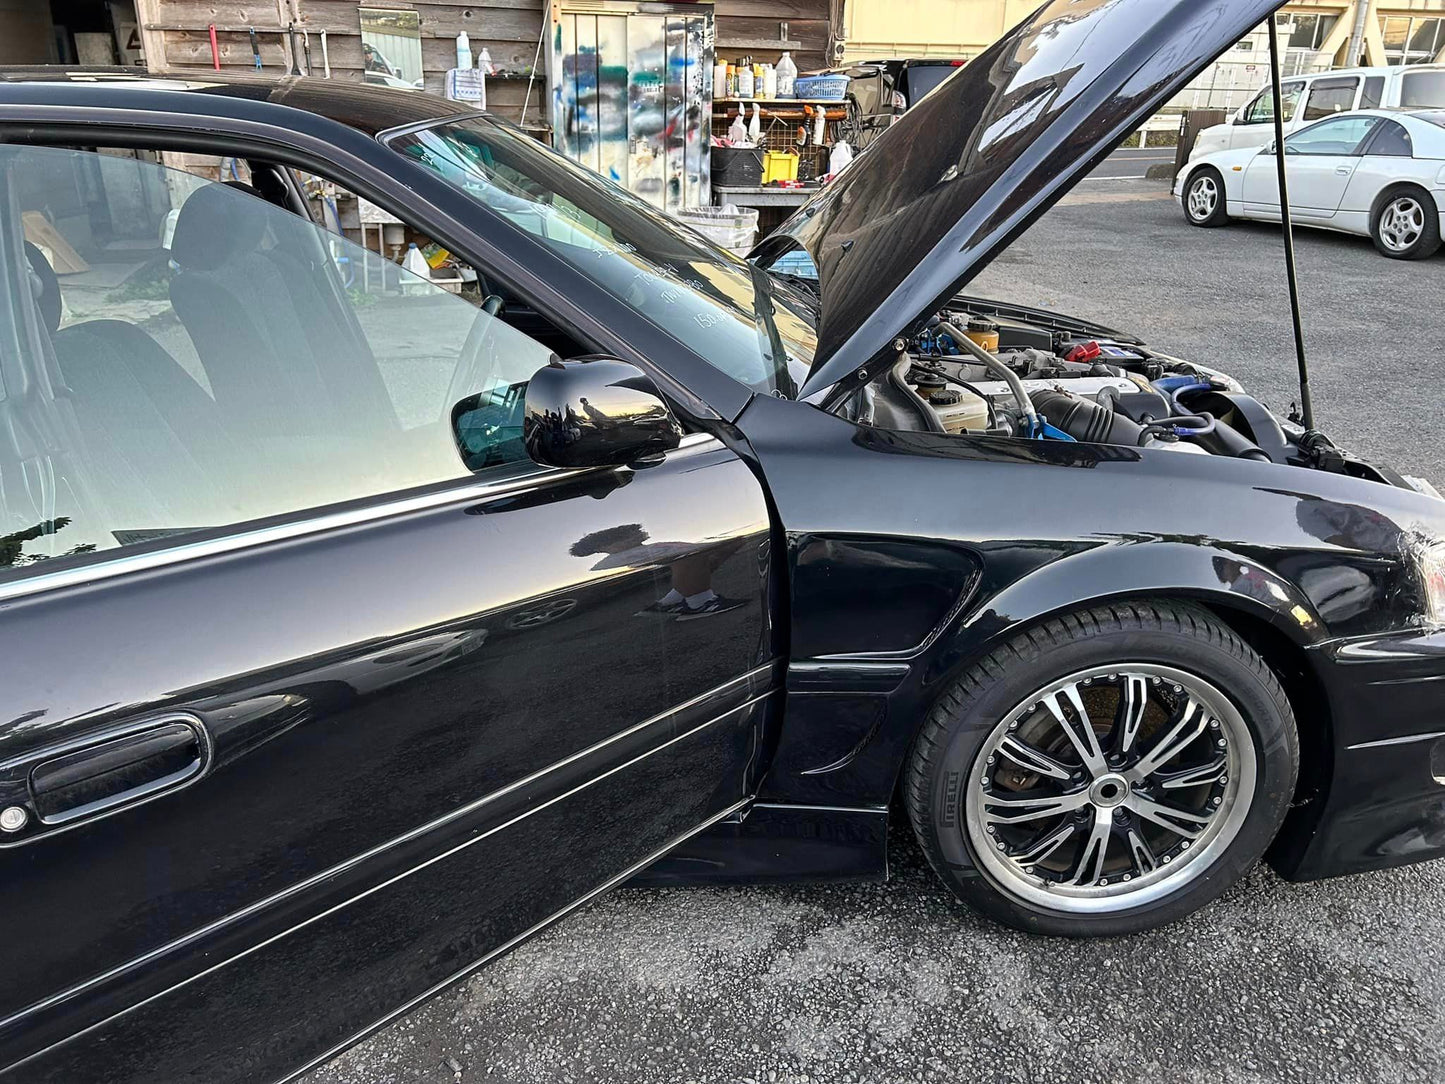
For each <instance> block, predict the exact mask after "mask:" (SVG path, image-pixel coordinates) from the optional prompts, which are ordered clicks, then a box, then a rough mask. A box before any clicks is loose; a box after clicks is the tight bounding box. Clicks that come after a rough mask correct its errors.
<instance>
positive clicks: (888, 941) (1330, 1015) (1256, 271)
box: [308, 170, 1445, 1084]
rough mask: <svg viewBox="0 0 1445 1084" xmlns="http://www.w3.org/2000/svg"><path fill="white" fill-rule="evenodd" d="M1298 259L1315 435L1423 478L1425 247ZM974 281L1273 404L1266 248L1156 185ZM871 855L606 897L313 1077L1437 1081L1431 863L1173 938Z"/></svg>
mask: <svg viewBox="0 0 1445 1084" xmlns="http://www.w3.org/2000/svg"><path fill="white" fill-rule="evenodd" d="M1140 172H1142V170H1140ZM1124 175H1125V176H1128V174H1124ZM1299 255H1300V278H1301V284H1302V287H1303V291H1304V297H1305V324H1306V329H1307V336H1308V340H1309V345H1310V351H1311V356H1312V358H1313V363H1314V387H1315V397H1316V410H1317V413H1318V416H1319V421H1320V423H1321V425H1322V427H1323V428H1325V429H1326V430H1327V431H1328V432H1330V433H1332V434H1333V435H1334V436H1335V437H1336V439H1337V440H1339V441H1340V442H1343V443H1348V444H1350V445H1352V446H1353V447H1355V448H1356V449H1358V450H1359V451H1361V452H1364V453H1366V454H1368V455H1371V456H1376V457H1379V458H1380V459H1382V460H1385V461H1388V462H1391V463H1393V464H1394V465H1396V466H1398V467H1400V468H1402V469H1405V470H1408V471H1414V472H1419V473H1424V474H1427V475H1431V476H1433V477H1434V478H1436V479H1437V480H1445V433H1442V428H1441V425H1440V414H1441V406H1442V389H1441V378H1442V374H1445V360H1442V357H1441V349H1442V342H1445V335H1442V334H1441V332H1442V330H1445V328H1442V320H1445V317H1442V312H1441V309H1442V301H1445V256H1441V257H1437V258H1436V259H1434V260H1431V261H1428V262H1426V263H1423V264H1409V263H1398V262H1394V261H1390V260H1386V259H1384V258H1382V257H1380V256H1378V255H1377V254H1376V253H1375V250H1374V248H1373V246H1371V244H1370V243H1369V241H1367V240H1362V239H1352V238H1345V237H1340V236H1335V235H1330V234H1323V233H1316V232H1310V231H1302V232H1301V233H1300V235H1299ZM971 290H972V291H973V292H975V293H977V294H980V295H983V296H991V297H995V298H1000V299H1007V300H1012V301H1016V302H1021V303H1028V304H1034V305H1040V306H1044V307H1048V308H1054V309H1057V310H1059V311H1062V312H1067V313H1073V314H1075V315H1079V316H1088V317H1093V318H1095V319H1098V320H1100V321H1103V322H1105V323H1107V324H1112V325H1114V326H1116V327H1118V328H1119V329H1121V330H1128V331H1132V332H1134V333H1136V334H1139V335H1141V336H1142V337H1144V338H1145V339H1146V340H1147V341H1149V342H1150V344H1151V345H1153V346H1154V347H1155V348H1156V349H1160V350H1163V351H1166V352H1168V353H1171V354H1175V355H1177V356H1180V357H1185V358H1193V359H1196V360H1198V361H1201V362H1204V363H1206V364H1209V365H1212V366H1216V367H1219V368H1222V369H1225V370H1227V371H1229V372H1231V373H1233V374H1234V375H1235V376H1237V377H1238V378H1240V379H1241V380H1243V381H1244V382H1245V384H1246V386H1247V387H1249V388H1250V389H1251V390H1252V391H1254V392H1255V393H1256V394H1258V395H1260V396H1261V397H1262V398H1265V399H1266V400H1269V401H1271V402H1272V403H1273V404H1275V405H1285V404H1287V403H1288V401H1289V399H1290V398H1291V397H1292V396H1293V395H1294V391H1293V388H1294V384H1293V381H1294V371H1295V361H1294V351H1293V345H1292V339H1291V335H1290V326H1289V315H1288V309H1287V307H1286V304H1287V303H1286V293H1285V287H1284V279H1283V256H1282V249H1281V242H1280V231H1279V229H1278V228H1277V227H1268V226H1243V225H1236V226H1232V227H1229V228H1226V229H1221V230H1199V229H1194V228H1191V227H1190V226H1188V225H1186V224H1185V222H1184V220H1183V216H1182V213H1181V211H1180V209H1179V207H1178V206H1177V205H1176V204H1175V203H1174V202H1173V201H1172V200H1170V199H1169V198H1167V192H1166V190H1165V187H1164V186H1163V185H1161V184H1158V183H1146V182H1142V181H1130V180H1112V179H1107V178H1105V179H1091V180H1089V181H1086V182H1084V183H1083V184H1082V185H1081V186H1080V187H1079V189H1078V191H1077V192H1076V193H1075V194H1074V195H1072V196H1070V197H1069V198H1068V199H1067V200H1066V201H1065V202H1064V203H1063V204H1061V205H1060V206H1059V207H1058V208H1056V209H1055V210H1054V211H1053V212H1052V213H1050V214H1049V215H1048V216H1047V218H1045V219H1044V220H1043V221H1042V222H1040V223H1039V224H1038V225H1037V226H1035V227H1034V228H1033V229H1032V230H1031V231H1030V232H1029V233H1028V234H1027V235H1025V236H1024V237H1023V238H1021V239H1020V240H1019V241H1018V242H1017V243H1016V244H1015V245H1014V246H1013V247H1012V248H1011V249H1010V250H1009V251H1008V252H1007V253H1005V254H1004V256H1003V257H1001V258H1000V259H999V260H998V261H997V262H996V263H995V265H994V266H993V267H992V268H991V269H989V270H988V271H987V272H986V273H985V274H984V275H983V276H982V277H981V278H980V279H979V280H978V281H977V282H976V283H975V284H973V286H972V287H971ZM1118 498H1119V499H1120V500H1121V501H1123V500H1128V499H1129V495H1128V494H1127V493H1120V494H1119V495H1118ZM960 499H966V498H965V497H961V498H960ZM893 837H894V846H893V861H894V877H893V879H892V880H891V881H890V882H889V883H888V884H886V885H857V886H838V887H829V888H767V889H736V890H700V889H677V890H669V891H653V890H649V891H636V890H631V891H626V890H624V891H618V892H614V893H612V894H610V895H608V896H606V897H604V898H603V899H601V900H600V901H599V902H597V903H596V904H594V905H592V906H591V907H589V908H587V909H586V910H584V911H582V912H581V913H580V914H578V915H575V916H573V917H571V918H569V919H567V920H566V921H564V922H563V923H561V924H559V925H558V926H556V927H554V928H553V929H552V930H550V931H549V932H547V933H545V934H543V935H542V936H541V937H539V938H537V939H536V940H534V941H532V942H531V943H529V944H527V945H525V946H523V947H522V948H520V949H519V950H517V951H516V952H514V953H512V954H511V955H510V956H508V957H506V958H505V959H503V960H502V961H500V962H499V963H497V964H494V965H493V966H491V967H489V968H486V969H485V970H483V971H482V972H480V973H479V974H478V975H476V976H475V977H473V978H472V979H470V980H468V981H467V982H465V983H462V984H460V985H459V986H456V987H454V988H452V989H450V990H449V991H447V992H445V993H443V994H442V995H440V996H439V997H437V998H436V999H434V1000H432V1001H431V1002H429V1003H428V1004H426V1005H425V1006H423V1007H422V1008H421V1009H419V1010H418V1011H416V1012H415V1013H413V1014H411V1015H410V1016H409V1017H406V1018H405V1019H403V1020H401V1021H399V1022H397V1023H395V1024H393V1025H392V1026H390V1027H389V1028H387V1029H386V1030H384V1031H382V1032H380V1033H378V1034H377V1035H376V1036H375V1037H373V1038H372V1039H370V1040H368V1041H367V1042H365V1043H363V1044H362V1045H360V1046H358V1047H356V1048H355V1049H353V1050H352V1051H350V1052H349V1053H347V1054H345V1055H343V1056H342V1057H341V1058H339V1059H338V1060H336V1061H335V1062H333V1063H332V1064H330V1065H329V1066H326V1067H324V1068H323V1069H321V1070H319V1071H317V1072H316V1073H315V1074H313V1075H312V1076H311V1077H310V1078H308V1080H309V1081H310V1082H311V1084H393V1082H399V1081H438V1082H443V1081H449V1082H457V1081H462V1082H473V1081H478V1082H480V1081H500V1082H507V1084H532V1082H536V1084H544V1082H545V1084H550V1082H554V1081H577V1082H580V1081H607V1082H616V1084H653V1082H665V1084H688V1082H691V1084H723V1082H729V1084H731V1082H740V1081H747V1082H765V1081H766V1082H772V1081H785V1082H803V1081H812V1082H826V1084H833V1082H857V1084H862V1082H869V1084H872V1082H877V1084H896V1082H900V1081H1001V1082H1030V1084H1033V1082H1039V1084H1046V1082H1054V1081H1058V1082H1076V1081H1093V1082H1098V1084H1130V1082H1136V1081H1137V1082H1144V1081H1149V1082H1156V1081H1170V1082H1182V1084H1196V1082H1197V1084H1204V1082H1211V1084H1214V1082H1224V1084H1272V1082H1289V1084H1293V1082H1301V1084H1303V1082H1311V1084H1327V1082H1350V1084H1354V1082H1381V1084H1386V1082H1388V1084H1425V1082H1431V1081H1439V1080H1442V1079H1445V1038H1442V1036H1445V863H1432V864H1427V865H1423V866H1416V867H1412V868H1408V869H1403V870H1396V871H1392V872H1387V873H1378V874H1370V875H1364V876H1357V877H1349V878H1342V879H1339V880H1334V881H1328V882H1322V883H1315V884H1288V883H1285V882H1283V881H1281V880H1280V879H1279V878H1278V877H1276V876H1275V875H1274V874H1273V873H1271V872H1270V871H1269V870H1267V869H1258V870H1256V871H1255V872H1253V873H1252V874H1250V875H1249V876H1247V877H1246V878H1245V879H1244V881H1243V882H1242V883H1241V884H1240V885H1238V886H1237V887H1236V888H1234V889H1233V890H1231V891H1230V892H1228V893H1227V894H1226V895H1225V896H1224V897H1223V899H1221V900H1220V901H1219V902H1218V903H1216V904H1214V905H1213V906H1211V907H1209V908H1208V909H1206V910H1205V911H1204V912H1203V913H1201V914H1199V915H1197V916H1195V917H1193V918H1191V919H1189V920H1187V921H1185V922H1183V923H1180V924H1178V925H1175V926H1172V927H1169V928H1167V929H1163V930H1159V931H1156V932H1154V933H1150V934H1147V935H1143V936H1139V937H1134V938H1130V939H1125V940H1115V941H1104V942H1087V943H1075V942H1066V941H1058V940H1044V939H1037V938H1031V937H1027V936H1024V935H1022V934H1018V933H1014V932H1012V931H1009V930H1004V929H1001V928H999V927H997V926H993V925H990V924H989V923H987V922H985V921H983V920H981V919H978V918H976V917H974V916H973V915H972V914H971V913H970V912H969V911H967V910H966V909H965V908H963V907H962V906H961V905H960V904H958V903H957V902H956V901H955V900H954V899H953V898H952V897H951V896H950V895H949V894H948V893H947V892H945V891H944V890H943V889H942V888H941V887H940V886H939V885H938V884H937V883H936V882H935V880H934V879H933V877H932V875H931V873H930V872H929V871H928V869H927V868H926V866H925V865H924V864H923V862H922V859H921V858H920V856H919V854H918V852H917V849H916V847H915V846H914V845H913V842H912V839H911V836H910V835H909V833H908V831H907V830H906V828H905V827H903V826H898V827H897V828H896V830H895V831H894V833H893ZM539 860H544V859H542V858H541V857H540V856H539Z"/></svg>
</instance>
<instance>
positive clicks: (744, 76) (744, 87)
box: [738, 62, 753, 98]
mask: <svg viewBox="0 0 1445 1084" xmlns="http://www.w3.org/2000/svg"><path fill="white" fill-rule="evenodd" d="M752 96H753V66H752V65H751V64H748V63H746V62H744V63H742V64H739V65H738V97H739V98H751V97H752Z"/></svg>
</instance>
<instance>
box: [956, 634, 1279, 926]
mask: <svg viewBox="0 0 1445 1084" xmlns="http://www.w3.org/2000/svg"><path fill="white" fill-rule="evenodd" d="M1128 663H1157V664H1161V665H1166V666H1171V667H1174V668H1175V669H1178V670H1183V671H1186V672H1188V673H1192V674H1196V675H1198V676H1199V677H1201V678H1204V679H1205V680H1207V681H1209V682H1210V683H1211V684H1213V685H1215V686H1216V687H1217V688H1219V689H1220V691H1221V692H1223V693H1224V694H1225V695H1226V696H1228V697H1229V699H1230V700H1231V701H1232V702H1233V703H1234V704H1235V706H1236V707H1237V708H1238V709H1239V710H1240V713H1241V714H1242V715H1243V717H1244V720H1245V724H1246V727H1247V729H1248V730H1249V733H1250V736H1251V739H1252V741H1253V743H1254V751H1255V757H1256V764H1257V771H1256V779H1255V788H1254V794H1253V796H1252V799H1251V802H1250V809H1249V813H1248V815H1247V816H1246V819H1245V822H1244V823H1243V824H1242V825H1241V826H1240V830H1239V833H1238V835H1236V837H1235V838H1234V840H1233V841H1232V842H1231V843H1230V845H1229V847H1228V848H1227V849H1226V850H1225V851H1224V853H1223V854H1221V855H1220V856H1219V857H1218V858H1217V859H1216V860H1215V862H1214V864H1213V865H1212V866H1211V867H1210V868H1209V869H1208V870H1205V871H1201V872H1200V873H1199V874H1198V875H1197V876H1196V877H1195V878H1194V879H1193V880H1191V881H1190V882H1189V883H1187V884H1185V885H1182V886H1181V887H1180V888H1179V889H1177V890H1176V891H1174V892H1172V893H1170V894H1169V895H1167V896H1163V897H1160V898H1158V899H1156V900H1153V901H1151V902H1149V903H1147V904H1144V905H1141V906H1139V907H1135V908H1130V909H1128V910H1121V911H1115V912H1110V913H1108V914H1103V915H1076V914H1069V913H1064V912H1054V911H1048V910H1045V909H1042V908H1039V907H1037V906H1036V905H1034V904H1031V903H1028V902H1026V901H1023V900H1020V899H1018V898H1016V897H1014V896H1011V895H1008V894H1007V893H1005V892H1004V891H1003V890H1001V889H1000V888H999V887H998V886H997V885H995V883H994V882H993V881H992V880H991V879H990V878H989V876H988V875H987V874H985V873H984V872H983V870H982V867H981V866H980V864H979V862H978V859H977V856H976V855H975V853H974V850H973V846H972V844H971V842H970V841H969V838H968V833H967V830H966V827H965V823H964V817H965V801H964V792H963V789H962V788H964V787H966V786H967V785H968V781H969V779H970V778H971V776H972V773H973V769H974V766H975V760H976V758H977V756H978V753H979V750H980V749H981V747H982V745H983V743H984V741H985V739H986V738H987V737H988V735H989V734H990V733H991V732H992V731H993V729H994V727H995V726H996V725H997V724H998V722H999V721H1000V720H1002V719H1003V718H1004V717H1005V716H1006V715H1007V714H1008V713H1009V712H1010V711H1012V710H1013V709H1014V708H1015V707H1017V706H1018V705H1019V704H1020V703H1022V702H1023V701H1024V700H1025V699H1026V698H1028V697H1029V696H1031V695H1032V694H1033V693H1034V692H1035V691H1037V690H1039V689H1041V688H1043V687H1044V686H1045V685H1047V684H1048V683H1049V682H1051V681H1054V680H1057V679H1059V678H1062V677H1065V676H1067V675H1068V674H1071V673H1075V672H1077V671H1080V670H1084V669H1088V668H1090V667H1095V666H1101V665H1118V666H1120V667H1121V668H1122V667H1124V666H1126V665H1127V664H1128ZM1280 696H1282V694H1281V693H1280V692H1279V690H1278V686H1277V685H1274V684H1272V683H1270V682H1268V681H1265V680H1262V679H1261V677H1260V675H1259V674H1257V673H1256V672H1255V671H1254V669H1253V667H1251V666H1250V665H1248V664H1247V663H1245V662H1243V661H1242V660H1240V659H1239V658H1237V657H1236V656H1235V655H1234V654H1232V653H1231V652H1229V651H1228V650H1227V649H1225V648H1224V647H1223V645H1221V644H1216V643H1211V642H1204V641H1202V640H1201V639H1200V638H1198V637H1191V636H1188V635H1185V634H1181V633H1179V632H1175V631H1170V630H1167V629H1160V630H1149V629H1118V630H1113V629H1111V630H1101V631H1099V632H1098V633H1096V634H1094V635H1091V636H1089V637H1087V638H1083V639H1075V640H1073V641H1072V642H1070V643H1068V644H1065V645H1062V646H1054V645H1050V646H1049V648H1048V650H1047V652H1043V651H1041V652H1039V653H1038V655H1037V656H1036V657H1035V658H1032V659H1028V660H1026V661H1025V662H1024V663H1023V664H1022V665H1016V666H1013V667H1011V668H1010V669H1009V670H1008V672H1006V673H1005V675H1004V678H1003V680H1001V681H996V682H994V683H992V684H991V685H990V686H988V687H986V688H985V689H984V690H983V691H982V692H981V693H979V694H978V695H977V696H976V697H974V698H971V699H970V700H969V701H968V702H967V703H966V706H965V710H964V714H963V718H962V719H960V720H959V721H958V722H957V725H955V726H954V727H953V728H952V730H951V732H950V733H949V735H948V737H947V739H946V741H945V743H944V745H943V749H942V751H941V752H942V755H941V756H940V757H939V758H938V760H937V762H936V765H935V770H934V772H933V778H932V779H930V780H929V781H928V813H929V817H928V819H929V824H928V831H929V833H930V834H931V835H932V836H933V841H934V844H935V846H936V848H937V854H938V855H939V857H940V858H941V859H942V860H943V862H944V863H945V865H946V866H947V868H948V871H950V872H951V873H952V874H953V875H954V879H955V884H956V886H957V888H958V889H959V891H960V893H961V894H963V895H964V896H965V897H966V898H967V899H968V901H969V902H971V903H973V904H974V905H975V906H977V907H978V908H979V909H981V910H983V911H984V912H985V913H987V914H989V915H991V916H992V917H995V918H997V919H999V920H1000V921H1002V922H1005V923H1007V924H1009V925H1011V926H1015V927H1018V928H1022V929H1028V930H1032V931H1035V932H1038V933H1047V934H1064V935H1077V936H1111V935H1122V934H1127V933H1133V932H1136V931H1138V930H1140V929H1145V928H1149V927H1153V926H1156V925H1160V924H1163V923H1167V922H1172V921H1175V920H1176V919H1179V918H1182V917H1184V916H1185V915H1187V914H1189V913H1191V912H1193V911H1195V910H1197V909H1198V908H1199V907H1202V906H1203V905H1204V904H1206V903H1208V902H1209V901H1210V900H1212V899H1214V898H1215V897H1216V896H1218V895H1219V894H1220V893H1221V892H1223V891H1224V890H1225V889H1226V888H1228V887H1229V885H1231V884H1233V883H1234V882H1235V880H1237V879H1238V878H1239V877H1240V876H1241V875H1242V874H1243V873H1244V872H1245V871H1247V870H1248V869H1249V868H1250V867H1251V866H1253V865H1254V864H1255V863H1256V862H1257V861H1258V860H1259V859H1260V857H1261V856H1262V855H1263V854H1264V851H1265V849H1266V848H1267V847H1268V846H1269V844H1270V842H1271V841H1272V840H1273V839H1274V836H1275V834H1276V832H1277V831H1278V829H1279V825H1280V823H1281V822H1282V821H1283V819H1284V814H1285V812H1286V811H1287V809H1288V806H1289V801H1290V798H1291V797H1292V794H1293V790H1294V783H1295V774H1296V770H1297V762H1298V746H1297V739H1296V736H1295V732H1294V723H1293V718H1292V716H1291V714H1290V712H1289V707H1288V704H1287V703H1284V704H1281V703H1280V700H1279V699H1278V698H1279V697H1280Z"/></svg>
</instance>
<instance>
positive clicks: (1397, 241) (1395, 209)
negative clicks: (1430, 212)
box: [1380, 196, 1425, 252]
mask: <svg viewBox="0 0 1445 1084" xmlns="http://www.w3.org/2000/svg"><path fill="white" fill-rule="evenodd" d="M1424 232H1425V208H1424V207H1422V206H1420V201H1419V200H1417V199H1415V197H1414V196H1398V197H1396V198H1395V199H1394V200H1392V201H1391V202H1390V205H1389V206H1388V207H1386V208H1385V211H1384V213H1383V214H1382V215H1381V216H1380V241H1381V243H1382V244H1384V246H1385V247H1386V248H1388V249H1389V250H1390V251H1391V252H1407V251H1409V250H1410V249H1411V248H1412V247H1413V246H1414V245H1415V244H1416V243H1417V242H1418V241H1419V240H1420V237H1421V235H1422V234H1423V233H1424Z"/></svg>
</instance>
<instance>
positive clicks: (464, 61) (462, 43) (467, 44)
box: [457, 30, 472, 71]
mask: <svg viewBox="0 0 1445 1084" xmlns="http://www.w3.org/2000/svg"><path fill="white" fill-rule="evenodd" d="M471 66H472V43H471V41H470V40H469V39H468V38H467V32H466V31H465V30H463V31H462V32H461V33H460V34H458V35H457V67H458V68H461V69H462V70H463V71H465V70H466V69H468V68H470V67H471Z"/></svg>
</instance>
